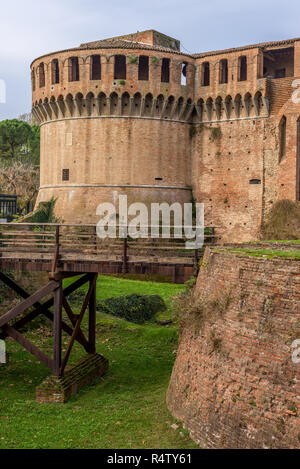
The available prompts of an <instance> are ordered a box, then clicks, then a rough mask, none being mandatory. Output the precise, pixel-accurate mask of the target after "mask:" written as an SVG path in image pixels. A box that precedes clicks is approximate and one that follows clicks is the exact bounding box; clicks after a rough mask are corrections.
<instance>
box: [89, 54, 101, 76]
mask: <svg viewBox="0 0 300 469" xmlns="http://www.w3.org/2000/svg"><path fill="white" fill-rule="evenodd" d="M91 80H101V57H100V55H92V57H91Z"/></svg>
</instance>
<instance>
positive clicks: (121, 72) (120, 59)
mask: <svg viewBox="0 0 300 469" xmlns="http://www.w3.org/2000/svg"><path fill="white" fill-rule="evenodd" d="M114 78H115V80H126V57H125V55H116V56H115V75H114Z"/></svg>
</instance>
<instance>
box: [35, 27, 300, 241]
mask: <svg viewBox="0 0 300 469" xmlns="http://www.w3.org/2000/svg"><path fill="white" fill-rule="evenodd" d="M299 43H300V41H298V40H294V41H292V40H291V41H281V42H279V43H269V44H265V45H264V44H262V45H254V46H249V47H245V48H242V47H240V48H236V49H230V50H227V51H215V52H208V53H202V54H195V55H190V54H184V53H182V52H180V43H179V41H177V40H176V39H174V38H171V37H168V36H165V35H163V34H161V33H158V32H156V31H152V30H150V31H143V32H139V33H137V34H133V35H130V34H129V35H126V36H122V37H119V38H112V39H109V40H106V41H96V42H94V43H89V44H83V45H82V46H80V47H78V48H74V49H70V50H65V51H60V52H55V53H52V54H47V55H45V56H42V57H40V58H38V59H36V60H35V61H34V62H33V63H32V65H31V73H32V80H33V84H35V86H34V89H33V95H32V101H33V113H34V115H35V117H36V118H37V119H38V121H39V122H40V123H41V189H40V193H39V196H38V199H37V203H39V202H40V201H42V200H48V198H49V197H50V196H52V195H53V196H54V197H57V199H58V200H57V204H56V212H57V215H58V216H59V217H60V218H62V219H63V220H65V221H70V222H71V221H74V222H75V221H76V222H79V223H80V222H82V223H84V222H94V221H96V220H95V208H96V206H97V205H98V204H99V203H101V202H105V201H115V199H116V194H117V193H127V194H128V195H129V197H130V201H131V202H133V201H137V202H144V201H146V202H147V203H148V202H152V201H155V202H169V203H170V202H174V201H176V202H180V203H183V202H189V201H190V200H191V198H192V196H193V198H194V200H196V201H197V202H204V203H205V213H206V224H207V225H210V226H212V225H213V226H215V227H217V230H218V234H219V235H222V237H223V240H224V241H225V242H227V241H242V242H244V241H250V240H253V239H257V237H258V233H259V230H260V226H261V223H262V221H263V220H264V218H265V217H266V215H267V213H268V211H269V210H270V208H271V207H272V206H273V204H274V203H275V202H276V201H277V200H279V199H283V198H287V199H290V200H300V150H299V148H300V143H299V142H300V124H299V122H298V119H299V116H300V107H299V106H300V104H299V103H297V102H294V101H293V99H292V95H293V93H294V91H295V88H293V86H292V84H293V82H294V80H295V78H297V77H300V72H299V70H300V65H299V64H300V47H299ZM272 54H275V56H272ZM94 55H97V56H100V62H101V79H92V77H91V63H92V57H93V56H94ZM118 55H123V56H124V58H125V61H126V79H124V80H121V79H116V78H115V74H114V68H115V61H116V56H118ZM145 56H146V57H148V59H149V70H148V71H149V74H148V77H147V78H148V79H139V78H141V77H139V62H140V60H141V57H145ZM241 56H244V57H246V60H247V73H246V77H245V79H243V80H241V79H240V78H241V77H240V58H241ZM72 57H76V58H77V59H78V73H79V77H78V80H77V81H70V63H69V59H70V58H72ZM274 57H275V59H274ZM54 59H55V60H57V63H58V66H59V82H58V83H53V80H52V78H53V65H52V61H53V60H54ZM166 59H167V60H169V65H170V69H169V79H168V80H166V81H165V82H164V81H163V80H162V68H163V67H162V66H163V61H164V60H166ZM222 61H227V62H226V63H227V72H226V75H227V76H226V83H222V82H221V80H220V77H221V72H220V70H221V67H220V64H221V62H222ZM204 63H209V70H210V76H209V83H204V81H203V80H204V75H203V64H204ZM41 64H43V68H44V72H43V73H44V84H42V86H41V84H40V77H41V71H40V65H41ZM183 67H185V71H186V83H185V84H184V82H183V81H182V70H183ZM278 67H279V68H283V69H284V70H285V73H286V77H285V78H274V76H275V75H276V71H277V70H276V69H277V68H278ZM272 76H273V78H271V77H272ZM283 116H285V117H286V145H285V152H284V155H281V154H280V152H281V147H280V145H281V143H280V142H281V140H282V139H280V122H281V120H282V118H283ZM63 169H67V170H68V171H69V179H68V180H63V178H62V171H63ZM139 186H140V187H139ZM192 192H193V194H192Z"/></svg>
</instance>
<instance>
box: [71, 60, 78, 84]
mask: <svg viewBox="0 0 300 469" xmlns="http://www.w3.org/2000/svg"><path fill="white" fill-rule="evenodd" d="M69 81H79V62H78V57H70V58H69Z"/></svg>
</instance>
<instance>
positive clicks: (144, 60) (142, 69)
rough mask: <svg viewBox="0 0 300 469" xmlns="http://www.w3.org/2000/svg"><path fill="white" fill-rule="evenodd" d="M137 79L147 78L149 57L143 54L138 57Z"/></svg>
mask: <svg viewBox="0 0 300 469" xmlns="http://www.w3.org/2000/svg"><path fill="white" fill-rule="evenodd" d="M139 80H149V57H146V56H145V55H141V56H140V58H139Z"/></svg>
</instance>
